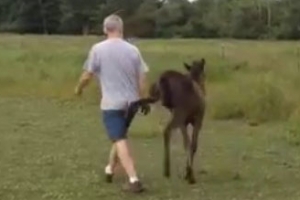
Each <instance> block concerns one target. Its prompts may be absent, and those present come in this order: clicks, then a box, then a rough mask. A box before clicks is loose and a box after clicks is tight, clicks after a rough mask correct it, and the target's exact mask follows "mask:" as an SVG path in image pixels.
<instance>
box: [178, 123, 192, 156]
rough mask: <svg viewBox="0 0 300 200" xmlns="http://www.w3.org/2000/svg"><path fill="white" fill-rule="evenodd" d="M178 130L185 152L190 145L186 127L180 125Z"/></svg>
mask: <svg viewBox="0 0 300 200" xmlns="http://www.w3.org/2000/svg"><path fill="white" fill-rule="evenodd" d="M180 130H181V134H182V139H183V148H184V150H185V151H187V150H188V147H189V143H190V141H189V135H188V130H187V126H186V125H182V126H181V127H180Z"/></svg>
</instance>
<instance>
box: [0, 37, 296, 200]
mask: <svg viewBox="0 0 300 200" xmlns="http://www.w3.org/2000/svg"><path fill="white" fill-rule="evenodd" d="M97 40H99V39H98V38H96V37H62V36H52V37H44V36H11V35H1V36H0V69H1V72H0V199H1V200H10V199H22V200H40V199H49V200H52V199H67V200H76V199H78V200H82V199H88V200H96V199H101V200H102V199H103V200H106V199H107V200H110V199H112V200H114V199H123V200H127V199H128V200H129V199H149V200H150V199H153V200H156V199H178V200H183V199H191V200H192V199H195V200H196V199H197V200H198V199H205V200H206V199H207V200H233V199H236V200H248V199H249V200H250V199H253V200H254V199H261V200H281V199H289V200H294V199H295V200H298V199H300V192H299V185H298V184H299V183H300V172H299V167H300V155H299V147H298V145H299V141H300V137H299V132H298V131H299V130H300V128H299V126H298V124H299V123H298V122H299V119H300V118H299V117H300V115H299V99H300V98H299V96H300V95H299V92H298V88H299V84H300V82H299V79H298V78H299V77H300V75H299V71H298V59H300V58H298V56H297V48H298V47H299V43H296V42H250V41H230V40H223V41H221V40H147V41H137V45H138V46H139V47H140V48H141V51H142V52H143V55H144V57H145V60H146V61H147V62H148V63H149V65H150V67H151V72H150V74H149V75H150V80H154V79H155V78H156V77H157V76H158V74H159V73H160V72H161V71H163V70H165V69H177V70H183V68H182V64H181V63H182V62H184V61H186V62H189V61H190V60H192V59H195V58H201V57H205V58H206V60H207V63H208V64H207V79H208V81H207V88H208V97H207V100H208V112H207V118H206V120H205V124H204V128H203V130H202V132H201V137H200V140H199V143H200V149H199V152H198V154H197V158H196V164H195V171H196V176H197V179H198V183H197V184H196V185H194V186H190V185H187V184H186V183H185V182H184V181H183V180H182V179H183V175H184V173H183V172H184V167H185V153H184V151H183V147H182V142H181V137H180V134H178V133H175V134H174V138H173V142H172V155H173V156H172V178H171V179H170V180H167V179H165V178H163V176H162V159H163V146H162V135H161V130H162V128H163V124H164V122H165V119H166V117H167V114H166V113H165V112H164V110H161V109H154V110H153V112H152V113H151V114H150V115H149V116H147V117H143V116H138V117H137V118H136V120H135V121H134V124H133V126H132V127H131V130H130V135H131V138H132V145H133V149H134V155H135V157H136V160H137V167H138V170H139V173H140V174H141V178H142V180H143V181H144V182H145V185H146V187H147V188H148V191H147V192H146V193H144V194H142V195H137V196H135V195H130V194H127V193H124V192H122V191H121V186H122V184H123V183H124V182H125V180H126V179H125V178H126V177H125V176H124V173H123V172H122V170H120V171H119V175H118V177H117V179H116V182H115V184H111V185H108V184H105V183H104V181H103V176H102V175H103V174H102V173H103V168H104V166H105V164H106V161H107V155H108V151H109V147H110V142H109V141H108V140H107V137H106V135H105V132H104V129H103V126H102V124H101V121H100V120H101V116H100V114H99V106H98V101H99V97H98V92H97V89H96V85H95V84H93V85H92V86H91V87H90V88H88V90H87V91H86V93H85V94H84V96H83V97H82V98H80V99H77V98H74V97H73V88H74V85H75V84H76V82H77V78H78V76H79V74H80V72H81V69H82V64H83V62H84V59H85V58H86V55H87V52H88V50H89V48H90V47H91V45H92V44H93V43H94V42H96V41H97ZM249 122H251V123H250V124H252V123H253V122H255V124H256V125H258V126H254V127H252V126H249Z"/></svg>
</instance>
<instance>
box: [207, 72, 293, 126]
mask: <svg viewBox="0 0 300 200" xmlns="http://www.w3.org/2000/svg"><path fill="white" fill-rule="evenodd" d="M256 76H257V75H256ZM242 77H243V78H240V77H237V80H236V81H235V85H233V84H223V86H222V87H221V88H219V90H218V92H219V93H218V94H215V96H213V97H212V100H211V101H212V104H211V106H212V108H211V111H212V112H211V114H212V117H213V118H215V119H232V118H245V119H248V120H250V121H252V122H256V123H261V122H266V121H272V120H286V119H288V117H289V116H290V114H291V111H292V108H293V104H292V103H291V102H290V101H289V100H288V99H287V98H286V97H285V94H284V91H282V89H281V87H279V86H278V85H276V81H275V80H274V79H273V77H272V76H269V75H263V76H262V77H258V78H257V77H254V76H251V75H248V76H245V75H244V76H242Z"/></svg>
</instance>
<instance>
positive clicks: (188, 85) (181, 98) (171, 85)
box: [159, 70, 201, 109]
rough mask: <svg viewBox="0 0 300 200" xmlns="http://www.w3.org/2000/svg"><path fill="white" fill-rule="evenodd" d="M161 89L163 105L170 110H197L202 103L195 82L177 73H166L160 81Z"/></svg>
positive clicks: (170, 71) (171, 71)
mask: <svg viewBox="0 0 300 200" xmlns="http://www.w3.org/2000/svg"><path fill="white" fill-rule="evenodd" d="M159 88H160V93H161V100H162V104H163V106H165V107H167V108H169V109H173V108H184V109H195V108H196V107H198V106H199V102H200V101H201V97H200V96H199V95H198V94H199V93H198V92H197V91H196V88H195V87H194V84H193V81H192V80H191V79H190V78H189V77H188V76H186V75H184V74H182V73H180V72H177V71H173V70H169V71H166V72H164V73H163V74H162V75H161V76H160V79H159Z"/></svg>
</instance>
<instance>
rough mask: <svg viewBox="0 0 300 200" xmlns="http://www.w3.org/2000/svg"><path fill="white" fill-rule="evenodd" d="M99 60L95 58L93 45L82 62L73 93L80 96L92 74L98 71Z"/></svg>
mask: <svg viewBox="0 0 300 200" xmlns="http://www.w3.org/2000/svg"><path fill="white" fill-rule="evenodd" d="M99 70H100V67H99V60H98V58H97V54H96V50H95V46H94V47H93V48H92V49H91V50H90V52H89V56H88V58H87V60H86V62H85V64H84V71H83V73H82V74H81V76H80V79H79V83H78V84H77V86H76V88H75V94H76V95H78V96H80V95H81V94H82V92H83V89H84V88H85V87H86V86H87V85H88V84H89V83H90V80H91V79H92V78H93V75H94V74H95V73H97V72H99Z"/></svg>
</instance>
